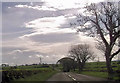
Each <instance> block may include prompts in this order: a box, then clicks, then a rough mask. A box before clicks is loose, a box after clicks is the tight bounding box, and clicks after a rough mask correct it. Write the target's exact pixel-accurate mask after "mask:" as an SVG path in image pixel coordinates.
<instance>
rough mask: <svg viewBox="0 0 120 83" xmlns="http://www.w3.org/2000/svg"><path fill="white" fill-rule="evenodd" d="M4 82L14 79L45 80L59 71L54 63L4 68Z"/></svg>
mask: <svg viewBox="0 0 120 83" xmlns="http://www.w3.org/2000/svg"><path fill="white" fill-rule="evenodd" d="M1 72H2V82H3V83H9V82H14V81H45V80H47V79H48V78H49V77H51V76H52V75H53V74H55V73H57V72H58V71H57V70H55V69H54V68H53V65H47V64H43V65H39V64H38V65H37V64H36V65H22V66H9V67H3V68H2V71H1Z"/></svg>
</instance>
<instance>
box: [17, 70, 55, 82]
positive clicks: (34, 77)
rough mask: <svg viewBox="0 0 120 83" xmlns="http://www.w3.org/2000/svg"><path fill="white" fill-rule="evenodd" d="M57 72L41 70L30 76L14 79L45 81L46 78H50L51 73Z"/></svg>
mask: <svg viewBox="0 0 120 83" xmlns="http://www.w3.org/2000/svg"><path fill="white" fill-rule="evenodd" d="M55 73H57V71H51V72H41V73H38V74H35V75H32V76H27V77H25V78H20V79H18V80H15V81H46V80H47V79H48V78H50V77H51V76H52V75H54V74H55Z"/></svg>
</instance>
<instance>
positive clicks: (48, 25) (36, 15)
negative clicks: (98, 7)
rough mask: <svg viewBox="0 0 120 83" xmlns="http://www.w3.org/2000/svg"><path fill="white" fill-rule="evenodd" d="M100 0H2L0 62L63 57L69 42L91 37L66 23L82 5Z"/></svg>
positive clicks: (89, 39) (55, 59) (21, 62)
mask: <svg viewBox="0 0 120 83" xmlns="http://www.w3.org/2000/svg"><path fill="white" fill-rule="evenodd" d="M100 1H103V0H41V1H39V2H3V3H2V29H3V30H2V37H3V40H2V41H3V42H2V49H3V50H2V63H9V64H10V65H16V64H18V65H19V64H32V63H39V57H41V58H42V62H43V63H56V61H57V60H59V59H60V58H62V57H65V56H67V54H68V50H69V49H70V46H71V45H74V44H79V43H89V44H90V45H91V47H92V48H93V50H94V51H96V52H97V53H95V54H96V55H97V56H99V57H100V59H101V60H103V59H104V58H103V56H102V54H100V52H99V51H98V50H96V49H94V46H95V45H94V44H95V41H94V40H93V38H90V37H87V36H84V35H83V34H82V33H80V34H78V33H76V30H75V29H74V28H73V27H71V26H70V22H75V21H76V20H75V18H76V17H75V16H76V15H77V14H79V13H81V12H82V10H81V8H82V7H83V6H84V4H85V3H86V2H87V3H91V2H95V3H98V2H100Z"/></svg>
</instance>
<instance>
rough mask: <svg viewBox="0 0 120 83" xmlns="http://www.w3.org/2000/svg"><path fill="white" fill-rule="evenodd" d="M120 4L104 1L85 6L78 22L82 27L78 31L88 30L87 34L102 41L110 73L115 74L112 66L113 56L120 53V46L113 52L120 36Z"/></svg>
mask: <svg viewBox="0 0 120 83" xmlns="http://www.w3.org/2000/svg"><path fill="white" fill-rule="evenodd" d="M119 13H120V12H119V5H118V3H117V2H102V3H99V4H90V5H87V6H86V7H85V12H84V14H83V15H81V14H80V15H78V19H77V22H78V23H79V25H80V26H81V28H79V29H77V31H78V32H79V31H82V32H86V31H87V32H88V34H87V35H89V36H92V37H97V38H99V39H100V40H102V41H101V45H102V46H103V48H102V50H103V51H104V56H105V58H106V65H107V70H108V74H109V75H112V74H113V69H112V66H111V60H112V58H113V57H114V56H115V55H117V54H118V53H120V48H119V47H118V49H117V50H116V51H115V52H114V53H112V50H113V48H114V46H115V45H116V42H117V41H118V38H119V37H120V29H119V28H120V17H119Z"/></svg>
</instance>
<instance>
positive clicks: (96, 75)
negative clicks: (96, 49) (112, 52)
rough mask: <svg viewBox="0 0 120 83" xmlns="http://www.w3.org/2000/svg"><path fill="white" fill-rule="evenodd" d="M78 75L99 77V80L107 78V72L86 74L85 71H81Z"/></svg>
mask: <svg viewBox="0 0 120 83" xmlns="http://www.w3.org/2000/svg"><path fill="white" fill-rule="evenodd" d="M80 74H84V75H89V76H94V77H101V78H107V77H108V73H107V72H87V71H83V72H81V73H80Z"/></svg>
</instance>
